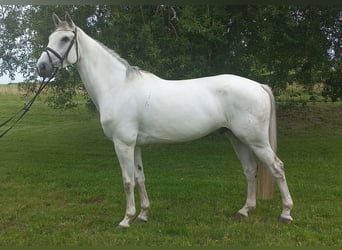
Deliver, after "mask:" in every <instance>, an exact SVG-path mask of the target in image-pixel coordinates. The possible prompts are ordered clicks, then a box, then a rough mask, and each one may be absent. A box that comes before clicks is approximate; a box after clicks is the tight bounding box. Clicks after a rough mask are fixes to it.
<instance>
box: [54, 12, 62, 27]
mask: <svg viewBox="0 0 342 250" xmlns="http://www.w3.org/2000/svg"><path fill="white" fill-rule="evenodd" d="M52 20H53V23H54V24H55V26H56V27H58V25H59V24H60V23H61V22H62V21H61V19H59V17H58V16H57V15H56V13H53V14H52Z"/></svg>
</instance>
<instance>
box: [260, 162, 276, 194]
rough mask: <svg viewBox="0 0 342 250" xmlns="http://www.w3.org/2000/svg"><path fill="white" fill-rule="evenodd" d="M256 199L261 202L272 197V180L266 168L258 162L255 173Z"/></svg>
mask: <svg viewBox="0 0 342 250" xmlns="http://www.w3.org/2000/svg"><path fill="white" fill-rule="evenodd" d="M257 182H258V189H257V194H258V197H259V198H260V199H262V200H269V199H272V198H273V196H274V179H273V176H272V175H271V173H270V171H269V170H268V168H267V167H266V166H264V165H263V164H261V163H260V162H258V173H257Z"/></svg>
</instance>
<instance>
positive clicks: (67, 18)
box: [65, 11, 75, 27]
mask: <svg viewBox="0 0 342 250" xmlns="http://www.w3.org/2000/svg"><path fill="white" fill-rule="evenodd" d="M65 21H66V22H67V23H68V24H69V25H70V26H71V27H75V24H74V22H73V21H72V19H71V16H70V14H69V12H67V11H66V12H65Z"/></svg>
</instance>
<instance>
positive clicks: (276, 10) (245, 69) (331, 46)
mask: <svg viewBox="0 0 342 250" xmlns="http://www.w3.org/2000/svg"><path fill="white" fill-rule="evenodd" d="M3 8H5V9H3V13H2V15H1V18H0V27H1V32H3V33H2V34H3V35H5V34H9V36H10V37H11V39H10V40H9V42H6V41H8V40H7V39H6V41H4V40H3V41H2V43H0V52H1V54H2V55H3V56H2V57H1V58H2V67H1V71H0V74H3V73H5V72H10V73H11V74H14V72H15V70H19V71H21V72H24V73H25V75H26V76H31V79H34V78H35V77H36V73H35V61H36V60H37V58H38V57H39V55H40V53H41V51H42V50H43V49H44V47H45V46H46V44H47V37H48V35H49V34H50V33H51V32H52V31H53V29H54V27H53V23H52V21H51V14H52V12H56V13H57V14H58V15H64V11H69V12H70V13H71V15H72V16H73V19H74V21H75V23H76V24H77V25H78V26H80V27H81V28H82V29H83V30H85V32H86V33H88V34H89V35H90V36H91V37H93V38H95V39H97V40H99V41H100V42H102V43H104V44H105V45H106V46H108V47H109V48H113V49H114V50H115V51H116V52H117V53H118V54H120V55H121V56H122V57H123V58H125V59H127V60H128V62H129V63H131V64H132V65H137V66H139V67H140V68H142V69H145V70H148V71H151V72H152V73H155V74H157V75H159V76H161V77H164V78H167V79H183V78H194V77H202V76H208V75H214V74H221V73H232V74H237V75H241V76H245V77H248V78H251V79H254V80H257V81H259V82H262V83H266V84H269V85H271V86H272V87H273V88H274V89H275V90H277V89H283V88H284V87H285V86H286V85H287V84H289V83H293V82H296V83H300V84H304V85H305V86H307V87H308V88H310V87H311V86H312V85H313V84H314V83H317V82H325V83H326V86H332V82H334V84H335V85H337V86H340V83H339V82H338V81H337V80H332V79H339V78H340V72H341V66H342V65H341V58H342V57H341V56H342V53H341V50H342V49H341V23H342V22H341V21H340V20H339V12H340V10H341V9H342V8H341V7H339V6H337V7H336V6H308V7H303V6H261V5H258V6H250V5H245V6H235V5H231V6H230V5H227V6H221V5H184V6H182V5H180V6H167V5H148V6H112V5H99V6H74V5H70V6H58V5H56V6H25V7H23V6H10V7H7V6H6V7H3ZM19 41H20V42H19ZM26 41H29V44H28V46H26V44H27V42H26ZM25 46H26V47H25ZM27 47H28V49H27ZM18 51H20V53H18ZM328 51H330V53H328ZM331 51H333V52H334V56H333V57H332V56H331ZM332 73H333V75H334V77H332ZM335 75H336V76H335ZM335 85H334V86H335ZM81 87H82V84H81V83H80V79H79V77H78V74H77V73H76V72H75V71H74V70H73V69H72V68H71V69H70V70H69V71H67V72H66V71H63V72H60V73H59V74H58V76H57V78H56V81H54V83H53V85H52V86H51V88H53V89H54V90H55V91H54V93H55V95H54V96H52V97H51V98H50V99H51V100H52V103H54V104H56V103H57V104H59V105H57V106H61V105H62V106H65V107H69V106H74V105H75V103H74V102H73V98H72V97H73V96H74V95H75V93H76V91H75V89H78V88H81ZM330 89H332V87H331V88H330ZM333 89H336V88H335V87H334V88H333ZM326 90H327V91H326V93H327V95H330V94H329V93H330V92H329V91H328V88H327V89H326Z"/></svg>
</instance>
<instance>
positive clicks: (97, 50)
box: [77, 31, 126, 109]
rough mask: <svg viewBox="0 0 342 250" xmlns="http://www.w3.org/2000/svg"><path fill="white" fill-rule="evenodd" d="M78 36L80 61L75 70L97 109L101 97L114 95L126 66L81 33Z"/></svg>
mask: <svg viewBox="0 0 342 250" xmlns="http://www.w3.org/2000/svg"><path fill="white" fill-rule="evenodd" d="M78 35H79V38H78V39H79V40H78V43H79V54H80V60H79V62H78V64H77V69H78V72H79V74H80V76H81V79H82V81H83V83H84V85H85V87H86V89H87V92H88V94H89V95H90V97H91V99H92V100H93V102H94V103H95V105H96V106H97V108H98V109H99V108H100V106H101V102H102V100H103V99H104V98H103V97H104V96H105V95H108V94H111V93H112V94H115V90H116V89H117V88H118V87H120V86H121V85H122V84H123V83H124V81H125V78H126V66H125V65H124V64H122V63H121V62H120V61H119V60H117V59H116V58H115V57H113V56H112V55H111V54H110V53H109V52H108V51H107V50H106V49H105V48H103V46H101V45H100V44H99V43H98V42H96V41H95V40H93V39H92V38H90V37H89V36H88V35H86V34H85V33H84V32H83V31H80V32H79V33H78ZM101 97H102V98H101Z"/></svg>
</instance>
